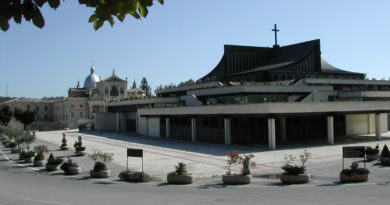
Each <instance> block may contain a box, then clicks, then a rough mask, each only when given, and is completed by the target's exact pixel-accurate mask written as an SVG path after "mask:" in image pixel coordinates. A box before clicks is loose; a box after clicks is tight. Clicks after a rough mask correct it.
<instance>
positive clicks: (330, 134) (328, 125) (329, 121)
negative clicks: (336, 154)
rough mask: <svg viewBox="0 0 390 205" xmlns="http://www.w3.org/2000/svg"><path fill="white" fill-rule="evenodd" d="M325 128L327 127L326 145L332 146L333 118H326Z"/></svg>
mask: <svg viewBox="0 0 390 205" xmlns="http://www.w3.org/2000/svg"><path fill="white" fill-rule="evenodd" d="M326 121H327V127H328V144H334V125H333V116H328V117H327V118H326Z"/></svg>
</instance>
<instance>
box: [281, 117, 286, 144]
mask: <svg viewBox="0 0 390 205" xmlns="http://www.w3.org/2000/svg"><path fill="white" fill-rule="evenodd" d="M280 136H281V141H282V142H286V141H287V137H286V118H285V117H282V118H280Z"/></svg>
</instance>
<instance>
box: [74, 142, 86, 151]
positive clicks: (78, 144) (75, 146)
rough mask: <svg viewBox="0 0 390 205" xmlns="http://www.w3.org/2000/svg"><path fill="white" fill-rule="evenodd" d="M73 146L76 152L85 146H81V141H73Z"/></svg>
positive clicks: (82, 149)
mask: <svg viewBox="0 0 390 205" xmlns="http://www.w3.org/2000/svg"><path fill="white" fill-rule="evenodd" d="M73 147H74V149H75V150H76V152H82V151H84V150H85V147H83V143H82V142H81V141H80V142H78V141H75V142H74V145H73Z"/></svg>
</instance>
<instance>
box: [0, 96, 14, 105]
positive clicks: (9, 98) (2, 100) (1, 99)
mask: <svg viewBox="0 0 390 205" xmlns="http://www.w3.org/2000/svg"><path fill="white" fill-rule="evenodd" d="M11 99H14V98H13V97H2V96H0V103H2V102H5V101H8V100H11Z"/></svg>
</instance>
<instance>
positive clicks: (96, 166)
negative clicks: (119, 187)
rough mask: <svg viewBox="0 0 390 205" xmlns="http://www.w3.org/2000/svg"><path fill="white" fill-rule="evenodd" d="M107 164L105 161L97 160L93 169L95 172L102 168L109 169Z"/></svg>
mask: <svg viewBox="0 0 390 205" xmlns="http://www.w3.org/2000/svg"><path fill="white" fill-rule="evenodd" d="M107 169H108V168H107V165H106V164H104V163H103V162H95V165H94V166H93V170H94V171H95V172H98V171H101V170H107Z"/></svg>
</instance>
